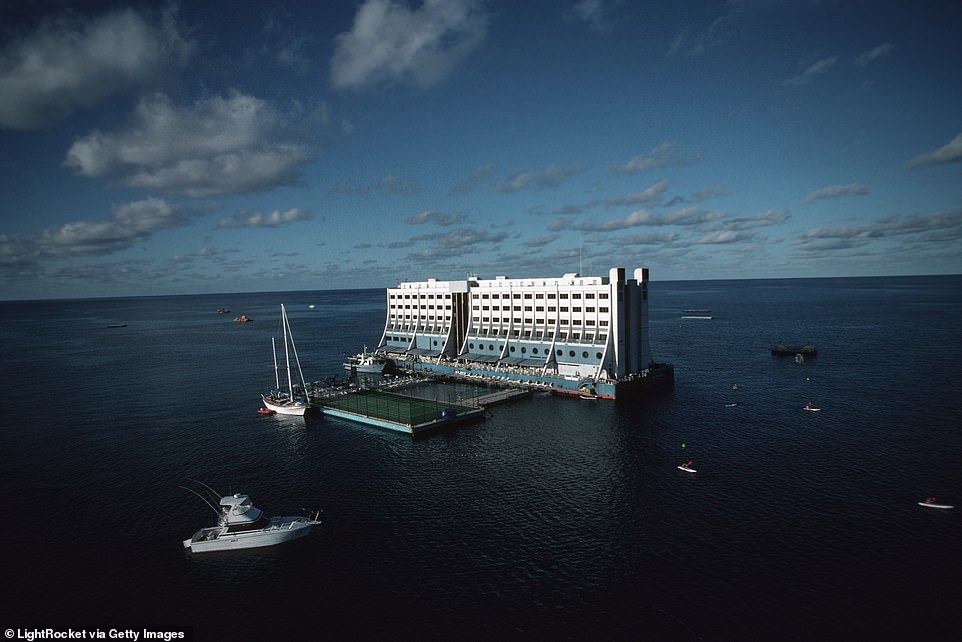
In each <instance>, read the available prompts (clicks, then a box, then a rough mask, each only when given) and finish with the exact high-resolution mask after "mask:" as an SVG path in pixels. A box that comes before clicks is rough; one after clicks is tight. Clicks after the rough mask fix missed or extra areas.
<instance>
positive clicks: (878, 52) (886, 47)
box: [855, 42, 895, 67]
mask: <svg viewBox="0 0 962 642" xmlns="http://www.w3.org/2000/svg"><path fill="white" fill-rule="evenodd" d="M894 48H895V47H894V46H893V45H892V43H889V42H885V43H882V44H880V45H879V46H878V47H875V48H874V49H869V50H868V51H866V52H865V53H863V54H861V55H859V56H858V57H857V58H856V59H855V65H856V66H858V67H865V66H867V65H868V64H869V63H871V62H873V61H875V60H878V59H879V58H882V57H883V56H887V55H888V54H890V53H892V50H893V49H894Z"/></svg>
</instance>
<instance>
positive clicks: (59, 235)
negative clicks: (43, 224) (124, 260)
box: [5, 198, 188, 260]
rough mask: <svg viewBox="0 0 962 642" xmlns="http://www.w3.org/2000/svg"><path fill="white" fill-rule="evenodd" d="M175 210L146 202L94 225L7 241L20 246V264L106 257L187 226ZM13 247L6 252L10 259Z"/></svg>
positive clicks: (129, 205)
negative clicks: (57, 259) (161, 232)
mask: <svg viewBox="0 0 962 642" xmlns="http://www.w3.org/2000/svg"><path fill="white" fill-rule="evenodd" d="M187 222H188V218H187V216H185V215H184V214H183V213H182V212H181V211H180V210H178V209H177V208H176V207H174V206H173V205H171V204H170V203H168V202H167V201H164V200H162V199H158V198H147V199H144V200H142V201H133V202H130V203H124V204H122V205H117V206H115V207H114V212H113V214H112V215H111V216H109V217H107V218H103V219H100V220H94V221H83V220H81V221H74V222H70V223H65V224H63V225H61V226H59V227H51V228H47V229H45V230H42V231H40V232H37V233H35V234H33V235H31V236H30V237H27V238H19V237H7V240H9V241H11V243H13V242H15V244H16V245H17V246H19V247H18V248H17V249H16V250H15V251H16V255H17V256H19V257H20V259H21V260H27V259H29V260H34V259H41V258H50V257H66V256H90V255H106V254H111V253H114V252H118V251H120V250H124V249H127V248H129V247H131V246H133V245H135V244H136V243H138V242H140V241H143V240H145V239H147V238H149V237H150V236H152V235H153V234H154V233H155V232H157V231H160V230H164V229H169V228H173V227H179V226H182V225H186V224H187ZM13 250H14V247H13V246H12V245H11V246H8V247H7V251H6V252H5V253H6V254H7V255H8V256H10V257H12V256H13V254H12V252H13Z"/></svg>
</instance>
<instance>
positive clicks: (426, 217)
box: [404, 210, 467, 226]
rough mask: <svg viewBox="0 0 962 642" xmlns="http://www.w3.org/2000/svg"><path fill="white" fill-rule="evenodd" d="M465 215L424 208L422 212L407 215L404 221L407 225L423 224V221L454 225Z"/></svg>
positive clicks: (465, 216)
mask: <svg viewBox="0 0 962 642" xmlns="http://www.w3.org/2000/svg"><path fill="white" fill-rule="evenodd" d="M465 218H467V215H466V214H464V213H462V212H448V213H444V212H435V211H434V210H426V211H424V212H419V213H418V214H415V215H414V216H409V217H407V218H406V219H404V222H405V223H407V224H408V225H424V224H425V223H434V224H435V225H441V226H448V225H455V224H456V223H461V222H463V221H464V219H465Z"/></svg>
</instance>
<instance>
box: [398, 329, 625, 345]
mask: <svg viewBox="0 0 962 642" xmlns="http://www.w3.org/2000/svg"><path fill="white" fill-rule="evenodd" d="M389 330H393V331H395V332H405V331H408V330H413V329H412V328H410V327H408V326H405V327H403V328H402V327H392V328H389ZM424 331H425V328H423V327H422V328H420V329H419V330H418V332H424ZM428 331H429V332H430V329H429V330H428ZM471 334H472V335H473V336H476V337H507V336H509V333H508V331H507V330H501V331H498V330H492V331H491V332H488V330H487V329H483V330H481V331H480V332H478V330H477V328H474V329H472V331H471ZM510 336H512V337H514V338H516V339H533V340H535V341H552V340H554V338H555V333H554V331H553V330H549V331H548V332H531V331H530V330H526V331H524V332H520V331H518V330H512V331H511V333H510ZM384 339H385V340H386V341H389V342H394V343H408V342H410V341H411V337H410V335H408V336H403V335H402V336H397V337H389V336H385V337H384ZM595 339H596V337H595V334H594V333H592V332H586V333H584V335H582V334H581V333H580V332H559V333H558V341H560V342H562V343H564V342H567V341H571V342H572V343H594V342H595ZM607 340H608V335H607V334H598V335H597V341H598V342H599V343H604V342H605V341H607ZM434 343H435V344H437V340H435V341H434ZM491 349H492V350H493V349H494V348H491Z"/></svg>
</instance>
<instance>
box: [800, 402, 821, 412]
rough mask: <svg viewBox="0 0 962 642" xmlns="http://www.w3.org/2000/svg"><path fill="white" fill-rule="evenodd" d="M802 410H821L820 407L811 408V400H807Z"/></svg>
mask: <svg viewBox="0 0 962 642" xmlns="http://www.w3.org/2000/svg"><path fill="white" fill-rule="evenodd" d="M802 410H807V411H809V412H818V411H819V410H821V408H813V407H812V402H811V401H809V402H808V403H807V404H805V407H804V408H802Z"/></svg>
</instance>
